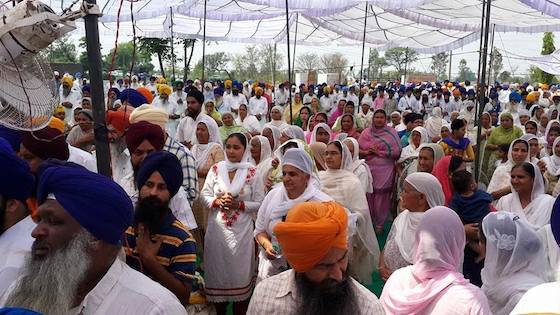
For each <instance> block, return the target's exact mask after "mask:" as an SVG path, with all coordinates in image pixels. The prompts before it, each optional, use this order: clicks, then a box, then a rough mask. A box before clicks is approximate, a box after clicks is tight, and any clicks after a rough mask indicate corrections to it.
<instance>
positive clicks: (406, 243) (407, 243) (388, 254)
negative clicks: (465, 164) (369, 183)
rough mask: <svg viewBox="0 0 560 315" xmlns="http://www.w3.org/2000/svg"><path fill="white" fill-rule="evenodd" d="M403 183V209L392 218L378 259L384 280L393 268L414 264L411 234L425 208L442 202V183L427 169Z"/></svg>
mask: <svg viewBox="0 0 560 315" xmlns="http://www.w3.org/2000/svg"><path fill="white" fill-rule="evenodd" d="M403 186H404V187H403V192H402V193H401V194H400V196H401V197H400V198H401V207H402V208H404V209H405V210H404V211H403V212H401V213H400V214H399V215H398V216H397V217H396V218H395V221H394V222H393V225H392V226H391V231H389V236H387V243H386V244H385V248H384V249H383V253H382V255H381V259H380V261H379V271H380V274H381V279H383V280H387V279H388V278H389V276H390V275H391V274H392V273H393V272H394V271H395V270H397V269H400V268H403V267H406V266H408V265H411V264H413V258H414V244H415V239H414V237H415V235H416V228H417V227H418V224H420V221H421V220H422V217H423V216H424V212H426V211H427V210H428V209H430V208H433V207H436V206H443V205H444V204H445V196H444V194H443V189H442V188H441V184H440V183H439V181H438V179H437V178H436V177H435V176H434V175H432V174H430V173H424V172H417V173H412V174H410V175H409V176H407V177H406V179H405V180H404V184H403Z"/></svg>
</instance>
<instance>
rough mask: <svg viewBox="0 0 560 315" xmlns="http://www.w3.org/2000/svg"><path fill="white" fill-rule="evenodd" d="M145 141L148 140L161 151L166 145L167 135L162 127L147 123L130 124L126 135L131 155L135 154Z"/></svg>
mask: <svg viewBox="0 0 560 315" xmlns="http://www.w3.org/2000/svg"><path fill="white" fill-rule="evenodd" d="M144 140H148V142H149V143H151V144H152V145H153V146H154V148H155V149H156V150H157V151H161V150H163V145H164V144H165V135H164V133H163V130H162V129H161V127H160V126H158V125H154V124H151V123H149V122H147V121H140V122H137V123H134V124H130V126H129V127H128V130H127V131H126V135H125V141H126V147H127V148H128V151H129V152H130V154H132V153H134V151H136V149H137V148H138V146H140V144H141V143H142V142H143V141H144Z"/></svg>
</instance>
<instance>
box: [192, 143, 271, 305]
mask: <svg viewBox="0 0 560 315" xmlns="http://www.w3.org/2000/svg"><path fill="white" fill-rule="evenodd" d="M225 146H226V160H225V161H222V162H220V163H218V164H215V165H214V166H212V168H211V170H210V172H208V177H207V178H206V183H204V188H203V189H202V192H201V195H202V198H204V201H205V203H206V206H207V207H208V208H210V215H209V216H208V230H207V231H206V236H205V238H204V241H205V242H204V268H205V270H204V271H205V273H204V278H205V282H206V288H205V291H206V296H207V299H208V300H209V301H210V302H214V303H216V308H217V310H218V313H219V314H225V310H226V307H227V303H223V302H234V309H235V308H237V307H240V308H243V307H244V306H245V307H246V306H248V302H249V301H248V299H249V297H250V296H251V293H252V291H253V287H254V285H255V242H254V240H253V217H252V212H255V211H257V210H258V209H259V206H260V203H261V201H262V200H263V197H264V196H263V195H262V189H260V186H261V185H262V182H260V181H259V180H258V178H257V177H256V172H257V170H256V169H255V167H254V166H253V165H252V164H251V163H250V162H249V159H250V150H249V143H248V141H247V138H246V136H245V135H243V134H240V133H233V134H231V135H230V136H229V137H228V138H227V139H226V145H225ZM237 302H239V303H238V304H237ZM236 304H237V305H236ZM222 311H223V312H222Z"/></svg>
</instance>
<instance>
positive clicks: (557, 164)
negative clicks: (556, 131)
mask: <svg viewBox="0 0 560 315" xmlns="http://www.w3.org/2000/svg"><path fill="white" fill-rule="evenodd" d="M541 160H542V161H543V162H544V164H546V171H545V172H544V174H543V176H544V178H545V179H546V188H545V192H546V193H547V194H552V193H553V191H554V187H555V186H556V184H557V183H558V176H560V137H558V138H556V139H555V140H554V143H553V144H552V155H549V156H545V157H543V158H542V159H541Z"/></svg>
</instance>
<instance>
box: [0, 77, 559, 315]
mask: <svg viewBox="0 0 560 315" xmlns="http://www.w3.org/2000/svg"><path fill="white" fill-rule="evenodd" d="M55 80H56V82H57V86H58V87H59V90H60V105H59V106H58V107H57V108H56V109H55V110H54V112H53V117H52V118H51V119H50V122H49V124H48V126H47V127H45V128H43V129H40V130H36V131H19V130H14V129H9V128H7V127H0V174H2V176H1V177H0V253H2V255H0V306H3V307H4V309H0V314H12V313H10V312H14V313H13V314H16V313H15V312H24V313H17V314H46V315H50V314H214V313H217V314H226V313H228V310H229V312H232V313H233V314H246V313H248V314H303V313H309V314H497V315H501V314H535V313H546V314H560V304H559V303H558V302H557V299H556V298H555V297H556V296H557V295H558V294H560V286H559V285H558V282H556V281H557V280H559V279H560V269H559V266H560V248H559V245H558V244H560V202H556V197H557V196H558V194H559V193H560V184H559V178H560V137H559V136H560V121H559V120H558V113H559V110H560V106H559V104H560V90H558V88H557V87H556V86H548V85H546V84H535V85H534V86H531V85H530V84H528V83H525V84H522V85H516V84H509V85H508V84H499V83H498V82H496V83H495V84H494V85H492V87H491V88H490V89H489V90H488V93H487V95H485V96H484V99H485V102H484V104H483V106H479V108H480V110H481V111H482V113H481V115H480V117H481V118H480V119H478V117H477V110H476V108H477V105H476V104H477V102H478V99H477V98H479V95H477V89H476V87H475V86H473V85H471V83H470V82H468V81H466V82H449V81H444V82H431V83H430V82H424V83H411V82H409V83H401V82H399V81H392V82H383V83H378V82H372V83H370V84H367V85H366V84H362V86H360V85H357V84H350V85H344V86H343V85H328V84H320V85H316V86H315V85H311V84H309V85H305V84H302V85H299V86H296V85H293V84H290V83H289V82H284V83H281V84H279V85H278V86H274V85H272V84H267V83H264V82H252V81H246V82H243V83H241V82H237V81H231V80H226V81H224V82H220V81H218V82H200V81H199V80H195V81H191V80H189V81H186V82H181V81H175V82H172V84H168V82H167V80H166V79H165V78H157V77H150V78H143V77H142V78H139V77H137V76H132V77H126V78H124V79H121V80H118V81H116V82H114V83H112V84H111V85H110V86H108V87H107V93H106V99H105V104H106V117H105V121H106V125H105V127H106V128H107V131H108V141H109V143H110V162H111V176H110V177H106V176H102V175H99V174H97V161H96V158H95V149H96V148H95V140H94V139H95V137H94V130H95V129H96V128H97V127H100V126H95V124H94V119H93V113H92V100H91V95H90V87H89V85H88V84H87V80H83V81H82V80H78V79H75V78H73V77H72V76H70V75H68V74H65V75H63V76H60V75H59V74H58V73H55ZM475 175H478V176H475ZM475 177H477V179H476V180H475ZM385 236H386V242H385ZM378 239H379V240H380V241H378ZM382 239H383V241H381V240H382ZM374 275H379V277H380V278H381V280H382V281H383V282H384V283H385V284H384V287H383V290H382V292H377V293H378V294H380V295H379V296H376V295H375V294H373V293H372V292H371V291H370V290H368V289H367V288H366V286H368V285H371V283H372V281H373V279H374V278H373V277H374ZM546 297H548V298H546Z"/></svg>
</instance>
